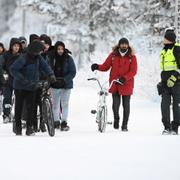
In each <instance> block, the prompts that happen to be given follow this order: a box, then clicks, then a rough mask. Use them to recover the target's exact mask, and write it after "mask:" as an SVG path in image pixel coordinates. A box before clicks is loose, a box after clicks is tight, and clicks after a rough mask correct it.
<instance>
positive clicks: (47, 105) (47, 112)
mask: <svg viewBox="0 0 180 180" xmlns="http://www.w3.org/2000/svg"><path fill="white" fill-rule="evenodd" d="M42 112H43V119H44V122H45V123H46V126H47V129H48V133H49V135H50V136H54V135H55V129H54V117H53V112H52V104H51V101H50V100H49V98H44V99H43V103H42Z"/></svg>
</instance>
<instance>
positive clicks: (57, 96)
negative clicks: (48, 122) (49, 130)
mask: <svg viewBox="0 0 180 180" xmlns="http://www.w3.org/2000/svg"><path fill="white" fill-rule="evenodd" d="M51 92H52V98H53V115H54V120H55V121H59V120H60V119H61V120H62V121H67V118H68V112H69V98H70V94H71V89H54V88H52V91H51ZM60 107H61V108H60ZM60 113H61V115H62V116H61V118H60Z"/></svg>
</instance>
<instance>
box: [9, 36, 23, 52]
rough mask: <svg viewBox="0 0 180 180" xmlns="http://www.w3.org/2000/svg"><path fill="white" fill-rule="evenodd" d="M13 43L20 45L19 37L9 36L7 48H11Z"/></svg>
mask: <svg viewBox="0 0 180 180" xmlns="http://www.w3.org/2000/svg"><path fill="white" fill-rule="evenodd" d="M14 44H19V45H20V47H21V42H20V40H19V38H14V37H13V38H11V40H10V44H9V50H12V46H13V45H14Z"/></svg>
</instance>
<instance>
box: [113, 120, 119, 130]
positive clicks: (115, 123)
mask: <svg viewBox="0 0 180 180" xmlns="http://www.w3.org/2000/svg"><path fill="white" fill-rule="evenodd" d="M113 126H114V129H119V119H114V123H113Z"/></svg>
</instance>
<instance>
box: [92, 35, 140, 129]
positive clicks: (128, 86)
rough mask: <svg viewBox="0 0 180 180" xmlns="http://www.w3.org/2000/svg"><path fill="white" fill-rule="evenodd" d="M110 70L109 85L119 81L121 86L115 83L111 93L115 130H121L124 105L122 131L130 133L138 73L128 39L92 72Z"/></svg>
mask: <svg viewBox="0 0 180 180" xmlns="http://www.w3.org/2000/svg"><path fill="white" fill-rule="evenodd" d="M109 69H110V76H109V83H111V82H112V81H113V80H117V79H118V80H119V81H120V82H121V84H117V83H114V84H113V85H112V87H111V88H110V90H109V92H110V93H112V98H113V105H112V109H113V114H114V124H113V125H114V128H115V129H119V107H120V103H121V97H122V104H123V122H122V126H121V129H122V131H128V129H127V124H128V119H129V113H130V97H131V95H132V94H133V88H134V76H135V75H136V72H137V61H136V56H135V55H134V53H133V52H132V49H131V47H130V46H129V41H128V40H127V39H126V38H122V39H120V40H119V43H118V45H117V46H116V47H115V48H114V49H113V52H111V53H110V55H109V56H108V58H107V59H106V60H105V62H104V63H103V64H92V66H91V70H92V71H94V70H99V71H108V70H109Z"/></svg>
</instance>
